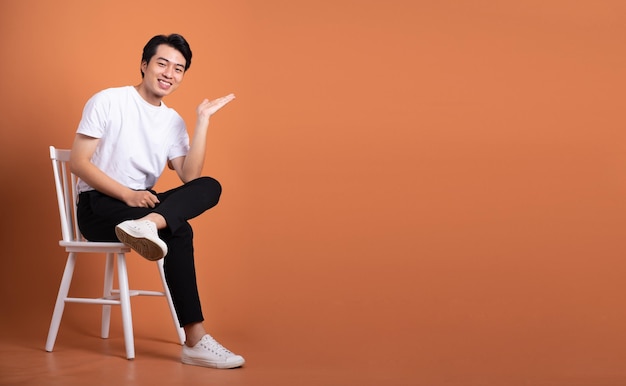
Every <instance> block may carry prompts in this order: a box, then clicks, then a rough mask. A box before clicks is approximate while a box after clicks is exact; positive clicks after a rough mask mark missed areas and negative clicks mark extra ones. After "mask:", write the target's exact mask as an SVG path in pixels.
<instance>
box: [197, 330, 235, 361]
mask: <svg viewBox="0 0 626 386" xmlns="http://www.w3.org/2000/svg"><path fill="white" fill-rule="evenodd" d="M201 345H202V346H203V347H204V348H206V349H207V350H210V351H212V352H214V353H215V354H217V355H221V356H231V355H234V354H233V353H232V352H231V351H230V350H229V349H227V348H226V347H224V346H222V345H221V344H220V343H219V342H218V341H216V340H215V339H214V338H213V337H212V336H210V335H205V336H204V338H203V339H202V343H201Z"/></svg>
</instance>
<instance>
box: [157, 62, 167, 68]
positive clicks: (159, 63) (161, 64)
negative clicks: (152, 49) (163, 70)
mask: <svg viewBox="0 0 626 386" xmlns="http://www.w3.org/2000/svg"><path fill="white" fill-rule="evenodd" d="M157 64H158V65H159V67H165V63H163V62H157Z"/></svg>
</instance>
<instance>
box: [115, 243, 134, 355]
mask: <svg viewBox="0 0 626 386" xmlns="http://www.w3.org/2000/svg"><path fill="white" fill-rule="evenodd" d="M117 271H118V272H117V281H118V284H119V287H120V307H121V308H122V326H123V329H124V344H125V346H126V358H127V359H133V358H135V342H134V337H133V317H132V314H131V309H130V292H129V289H128V270H127V269H126V256H125V255H124V254H123V253H118V254H117Z"/></svg>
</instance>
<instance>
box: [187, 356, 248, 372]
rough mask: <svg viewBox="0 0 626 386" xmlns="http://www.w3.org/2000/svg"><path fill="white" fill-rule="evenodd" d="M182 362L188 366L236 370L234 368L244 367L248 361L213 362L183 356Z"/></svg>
mask: <svg viewBox="0 0 626 386" xmlns="http://www.w3.org/2000/svg"><path fill="white" fill-rule="evenodd" d="M181 362H183V363H184V364H186V365H192V366H202V367H211V368H214V369H234V368H237V367H241V366H243V364H244V363H245V362H246V361H245V360H244V359H243V358H241V360H239V361H237V362H231V363H225V362H212V361H209V360H206V359H201V358H195V357H190V356H187V355H185V354H183V356H182V358H181Z"/></svg>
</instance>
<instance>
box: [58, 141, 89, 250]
mask: <svg viewBox="0 0 626 386" xmlns="http://www.w3.org/2000/svg"><path fill="white" fill-rule="evenodd" d="M50 159H51V160H52V170H53V171H54V186H55V188H56V192H57V201H58V204H59V215H60V216H61V234H62V235H63V241H83V240H84V238H83V237H82V235H81V234H80V230H78V220H77V217H76V197H77V192H76V183H77V178H76V176H75V175H74V174H72V172H71V171H70V166H69V161H70V150H67V149H56V148H55V147H54V146H50Z"/></svg>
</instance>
